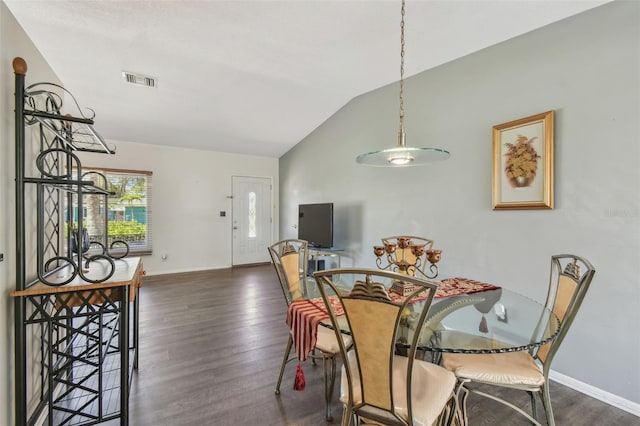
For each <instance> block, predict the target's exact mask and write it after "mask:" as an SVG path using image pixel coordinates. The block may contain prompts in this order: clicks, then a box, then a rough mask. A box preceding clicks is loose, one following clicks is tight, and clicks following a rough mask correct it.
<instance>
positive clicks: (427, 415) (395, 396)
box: [314, 268, 458, 426]
mask: <svg viewBox="0 0 640 426" xmlns="http://www.w3.org/2000/svg"><path fill="white" fill-rule="evenodd" d="M314 277H315V279H316V283H317V285H318V289H319V291H320V293H321V295H322V298H323V300H324V302H325V306H326V307H327V310H328V312H329V318H330V321H331V327H332V328H333V331H334V332H335V333H336V335H340V334H343V333H348V334H350V335H351V338H352V348H351V350H349V348H347V347H346V346H345V345H344V344H343V343H342V341H341V340H338V341H339V345H340V353H341V354H342V357H343V360H344V362H343V366H342V376H341V392H340V400H341V401H342V403H343V407H344V410H343V414H342V425H343V426H347V425H351V424H352V422H355V424H359V423H360V422H361V421H364V422H366V423H373V424H383V425H402V426H407V425H421V426H423V425H424V426H431V425H434V424H440V423H441V421H442V422H444V423H450V422H451V421H453V420H454V419H455V418H456V415H457V413H458V411H457V403H456V399H455V398H456V397H455V393H454V389H455V385H456V378H455V375H454V374H453V373H451V372H450V371H448V370H446V369H444V368H442V367H441V366H439V365H436V364H433V363H430V362H426V361H423V360H421V359H417V358H416V352H417V345H416V343H417V341H418V336H419V334H420V333H419V332H415V333H414V332H411V330H421V329H422V325H423V323H424V321H425V318H426V316H427V311H428V309H429V306H430V305H431V302H432V300H433V297H434V295H435V291H436V289H437V284H436V283H435V282H433V281H426V280H423V279H419V278H415V277H410V276H406V275H402V274H398V273H395V272H390V271H380V270H375V269H353V268H345V269H332V270H326V271H319V272H316V273H314ZM393 280H402V281H403V282H405V283H407V284H411V285H414V290H413V291H412V293H410V294H408V295H407V296H404V297H395V298H394V297H391V295H390V293H389V291H388V290H387V288H386V287H385V285H384V284H383V283H382V282H386V283H387V284H388V283H389V282H393ZM347 287H348V288H349V290H344V288H347ZM418 299H420V304H421V306H422V304H424V308H423V309H421V310H419V309H414V306H412V303H413V302H415V301H416V300H418ZM319 328H321V327H319Z"/></svg>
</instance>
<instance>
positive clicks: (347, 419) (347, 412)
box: [340, 404, 358, 426]
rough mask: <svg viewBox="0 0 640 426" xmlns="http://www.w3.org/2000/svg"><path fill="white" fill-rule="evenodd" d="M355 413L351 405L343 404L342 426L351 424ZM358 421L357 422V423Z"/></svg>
mask: <svg viewBox="0 0 640 426" xmlns="http://www.w3.org/2000/svg"><path fill="white" fill-rule="evenodd" d="M353 418H354V414H353V413H352V412H351V405H350V404H349V406H347V405H343V406H342V421H341V422H340V425H341V426H351V424H352V422H353ZM357 424H358V422H355V425H357Z"/></svg>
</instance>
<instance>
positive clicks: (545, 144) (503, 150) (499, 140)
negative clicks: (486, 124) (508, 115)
mask: <svg viewBox="0 0 640 426" xmlns="http://www.w3.org/2000/svg"><path fill="white" fill-rule="evenodd" d="M492 188H493V209H494V210H518V209H520V210H522V209H552V208H553V111H546V112H543V113H540V114H536V115H532V116H529V117H525V118H521V119H519V120H514V121H510V122H508V123H503V124H498V125H496V126H493V179H492Z"/></svg>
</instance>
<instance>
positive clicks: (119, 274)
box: [10, 257, 144, 297]
mask: <svg viewBox="0 0 640 426" xmlns="http://www.w3.org/2000/svg"><path fill="white" fill-rule="evenodd" d="M114 263H115V265H116V270H115V272H114V273H113V275H112V276H111V278H109V279H108V280H106V281H104V282H101V283H90V282H87V281H84V280H83V279H82V278H81V277H80V276H79V275H78V276H76V277H75V278H74V279H73V281H71V282H70V283H68V284H65V285H62V286H58V287H55V286H49V285H46V284H44V283H42V282H37V283H35V284H33V285H31V286H30V287H29V288H27V289H25V290H20V291H18V290H14V291H12V292H11V293H10V294H11V296H12V297H22V296H39V295H46V294H54V293H67V292H72V291H82V290H96V289H100V288H110V287H122V286H131V285H134V284H138V285H139V281H140V277H139V275H140V274H144V272H143V271H142V260H141V259H140V258H139V257H128V258H124V259H114ZM106 268H107V262H105V261H100V260H98V261H95V262H91V264H90V267H89V272H87V273H85V275H86V276H87V277H89V278H92V279H94V278H95V279H97V278H99V277H100V276H105V275H106V272H105V271H106ZM69 269H70V268H69V267H66V268H62V269H60V270H58V271H56V272H55V273H54V274H53V275H52V276H51V277H47V278H48V279H50V280H51V281H53V280H55V279H56V278H58V279H59V280H60V281H64V280H65V277H68V274H69V273H70V272H69Z"/></svg>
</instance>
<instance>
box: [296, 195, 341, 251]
mask: <svg viewBox="0 0 640 426" xmlns="http://www.w3.org/2000/svg"><path fill="white" fill-rule="evenodd" d="M298 238H299V239H301V240H307V241H308V242H309V245H310V246H312V247H321V248H328V247H332V246H333V203H321V204H300V205H299V206H298Z"/></svg>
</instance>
